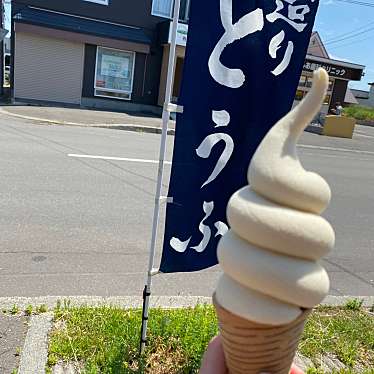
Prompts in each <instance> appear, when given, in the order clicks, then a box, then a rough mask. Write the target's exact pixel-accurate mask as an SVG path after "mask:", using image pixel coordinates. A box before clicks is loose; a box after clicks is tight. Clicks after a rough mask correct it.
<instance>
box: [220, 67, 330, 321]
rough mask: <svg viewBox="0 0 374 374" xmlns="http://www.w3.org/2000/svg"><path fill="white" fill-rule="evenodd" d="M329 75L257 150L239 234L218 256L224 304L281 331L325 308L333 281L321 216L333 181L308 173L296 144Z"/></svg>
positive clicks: (235, 202)
mask: <svg viewBox="0 0 374 374" xmlns="http://www.w3.org/2000/svg"><path fill="white" fill-rule="evenodd" d="M328 82H329V79H328V74H327V73H326V71H325V70H324V69H319V70H317V71H316V72H315V73H314V78H313V87H312V89H311V90H310V92H309V93H308V95H307V96H306V98H305V99H304V100H303V101H302V102H301V103H300V104H299V105H298V106H297V107H296V108H294V109H293V110H292V111H291V112H290V113H288V114H287V115H286V116H285V117H284V118H283V119H281V120H280V121H279V122H278V123H277V124H276V125H275V126H274V127H273V128H272V129H271V130H270V132H269V133H268V134H267V136H266V137H265V139H264V140H263V141H262V143H261V144H260V146H259V148H258V149H257V151H256V153H255V155H254V157H253V159H252V161H251V164H250V167H249V170H248V182H249V185H250V186H246V187H244V188H242V189H241V190H239V191H238V192H236V193H235V194H234V195H233V196H232V198H231V199H230V201H229V204H228V208H227V216H228V221H229V224H230V227H231V229H230V230H229V231H228V233H227V234H226V235H225V236H224V237H223V238H222V239H221V241H220V242H219V245H218V250H217V255H218V259H219V262H220V265H221V267H222V269H223V271H224V274H223V275H222V277H221V278H220V280H219V282H218V285H217V289H216V294H215V295H216V299H217V301H218V302H219V304H221V305H222V306H223V307H224V308H226V309H228V310H229V311H231V312H233V313H234V314H236V315H239V316H241V317H243V318H246V319H248V320H251V321H254V322H257V323H263V324H268V325H281V324H286V323H289V322H291V321H293V320H295V319H296V318H297V317H298V316H299V315H300V314H301V313H302V309H304V308H306V309H307V308H312V307H314V306H315V305H317V304H318V303H320V302H321V301H322V300H323V299H324V297H325V296H326V294H327V293H328V290H329V278H328V275H327V273H326V271H325V269H324V268H323V267H322V266H321V265H320V264H319V262H318V260H320V259H321V258H322V257H323V256H324V255H326V254H327V253H328V252H329V251H330V250H331V249H332V248H333V247H334V243H335V234H334V230H333V229H332V227H331V226H330V224H329V223H328V222H327V221H326V220H325V219H324V218H322V217H321V216H320V213H322V212H323V211H324V210H325V208H326V207H327V205H328V204H329V202H330V197H331V191H330V188H329V186H328V184H327V183H326V181H325V180H324V179H323V178H322V177H321V176H319V175H318V174H315V173H313V172H309V171H306V170H305V169H304V168H303V167H302V165H301V163H300V160H299V158H298V155H297V151H296V143H297V141H298V139H299V137H300V135H301V134H302V132H303V131H304V129H305V127H306V126H307V125H308V124H309V123H310V122H311V120H312V119H313V118H314V116H315V115H316V114H317V113H318V111H319V109H320V107H321V105H322V102H323V100H324V97H325V95H326V91H327V87H328Z"/></svg>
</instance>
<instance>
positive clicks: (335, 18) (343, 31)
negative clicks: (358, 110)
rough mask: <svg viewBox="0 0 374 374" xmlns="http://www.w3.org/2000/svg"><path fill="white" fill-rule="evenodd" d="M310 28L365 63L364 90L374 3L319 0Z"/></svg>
mask: <svg viewBox="0 0 374 374" xmlns="http://www.w3.org/2000/svg"><path fill="white" fill-rule="evenodd" d="M366 2H369V3H370V2H372V3H373V5H374V1H373V0H366ZM6 12H7V14H6V21H7V25H6V27H7V28H8V30H9V20H10V16H9V6H8V5H6ZM370 28H371V29H372V30H370V31H368V32H365V33H362V34H360V35H357V36H355V37H352V38H349V39H346V40H343V41H339V42H335V41H334V39H335V40H336V39H338V38H339V37H341V38H345V37H347V36H349V34H347V33H351V32H353V33H359V32H362V31H365V30H367V29H370ZM314 29H315V30H316V31H318V32H319V34H320V36H321V38H322V41H323V42H324V43H325V47H326V49H327V51H328V53H329V54H330V57H331V58H335V59H337V60H346V61H350V62H355V63H357V64H362V65H365V66H366V69H365V76H364V77H363V78H362V80H361V82H351V83H350V87H353V88H359V89H363V90H368V89H369V86H368V85H367V84H368V83H369V82H374V42H373V40H374V7H373V8H370V7H364V6H359V5H354V4H348V3H344V2H340V1H337V0H320V6H319V10H318V13H317V18H316V22H315V27H314Z"/></svg>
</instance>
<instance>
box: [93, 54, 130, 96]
mask: <svg viewBox="0 0 374 374" xmlns="http://www.w3.org/2000/svg"><path fill="white" fill-rule="evenodd" d="M134 66H135V53H134V52H125V51H120V50H117V49H110V48H103V47H98V48H97V53H96V74H95V96H104V97H109V98H113V99H122V100H130V99H131V94H132V88H133V80H134Z"/></svg>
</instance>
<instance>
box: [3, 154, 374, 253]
mask: <svg viewBox="0 0 374 374" xmlns="http://www.w3.org/2000/svg"><path fill="white" fill-rule="evenodd" d="M303 155H304V156H309V157H316V154H315V153H311V152H305V153H303ZM323 157H327V158H338V159H342V158H345V159H347V160H354V161H370V162H372V161H373V160H372V159H370V158H352V156H343V155H329V154H324V155H323ZM3 253H4V252H3Z"/></svg>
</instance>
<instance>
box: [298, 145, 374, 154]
mask: <svg viewBox="0 0 374 374" xmlns="http://www.w3.org/2000/svg"><path fill="white" fill-rule="evenodd" d="M298 147H299V148H305V149H320V150H322V151H334V152H346V153H358V154H362V155H372V156H374V152H370V151H360V150H358V149H348V148H333V147H322V146H318V145H305V144H300V145H298Z"/></svg>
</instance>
